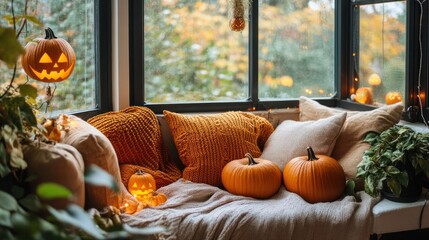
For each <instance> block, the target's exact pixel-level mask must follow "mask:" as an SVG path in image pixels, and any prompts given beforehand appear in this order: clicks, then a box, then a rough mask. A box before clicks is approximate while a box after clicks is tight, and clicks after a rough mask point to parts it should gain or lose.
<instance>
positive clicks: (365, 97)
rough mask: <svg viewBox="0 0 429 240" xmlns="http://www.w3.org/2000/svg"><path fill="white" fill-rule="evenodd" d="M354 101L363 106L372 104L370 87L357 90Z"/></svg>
mask: <svg viewBox="0 0 429 240" xmlns="http://www.w3.org/2000/svg"><path fill="white" fill-rule="evenodd" d="M354 100H355V101H356V102H358V103H362V104H372V90H371V88H369V87H361V88H358V89H357V90H356V93H355V96H354Z"/></svg>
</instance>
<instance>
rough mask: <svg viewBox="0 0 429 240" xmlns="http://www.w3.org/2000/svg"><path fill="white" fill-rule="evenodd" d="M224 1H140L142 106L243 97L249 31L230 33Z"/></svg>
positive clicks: (245, 86)
mask: <svg viewBox="0 0 429 240" xmlns="http://www.w3.org/2000/svg"><path fill="white" fill-rule="evenodd" d="M227 2H228V1H217V0H200V1H199V0H161V1H144V80H145V89H144V96H145V102H147V103H171V102H195V101H219V100H222V101H226V100H239V99H246V98H247V95H248V91H247V89H248V85H249V81H248V74H247V73H248V42H249V41H248V39H249V36H248V31H243V32H241V33H237V32H232V31H231V30H230V27H229V24H228V12H227V11H228V9H227Z"/></svg>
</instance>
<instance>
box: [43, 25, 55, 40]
mask: <svg viewBox="0 0 429 240" xmlns="http://www.w3.org/2000/svg"><path fill="white" fill-rule="evenodd" d="M45 34H46V36H45V39H54V38H57V37H56V36H55V34H54V31H52V29H51V28H46V29H45Z"/></svg>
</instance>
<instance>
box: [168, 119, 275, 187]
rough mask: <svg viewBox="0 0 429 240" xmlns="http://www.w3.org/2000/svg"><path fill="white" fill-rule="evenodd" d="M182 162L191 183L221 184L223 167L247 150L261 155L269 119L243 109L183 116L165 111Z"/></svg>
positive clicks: (186, 177)
mask: <svg viewBox="0 0 429 240" xmlns="http://www.w3.org/2000/svg"><path fill="white" fill-rule="evenodd" d="M164 116H165V118H166V120H167V122H168V125H169V126H170V129H171V133H172V136H173V139H174V142H175V144H176V147H177V150H178V152H179V156H180V160H181V161H182V162H183V165H184V166H185V169H184V170H183V178H185V179H188V180H191V181H193V182H200V183H207V184H210V185H213V186H220V185H221V173H222V169H223V167H224V166H225V165H226V164H227V163H228V162H229V161H231V160H234V159H240V158H243V157H244V155H245V154H246V153H251V154H252V155H253V156H254V157H259V156H260V155H261V149H262V148H263V146H264V144H265V141H266V140H267V139H268V137H269V136H270V134H271V133H272V132H273V130H274V129H273V126H272V125H271V124H270V122H268V120H266V119H264V118H262V117H259V116H256V115H253V114H251V113H244V112H226V113H220V114H208V115H182V114H178V113H173V112H169V111H164Z"/></svg>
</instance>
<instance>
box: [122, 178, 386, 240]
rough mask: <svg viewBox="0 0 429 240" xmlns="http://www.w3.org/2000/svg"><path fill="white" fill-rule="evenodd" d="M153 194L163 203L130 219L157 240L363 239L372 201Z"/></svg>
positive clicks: (199, 187)
mask: <svg viewBox="0 0 429 240" xmlns="http://www.w3.org/2000/svg"><path fill="white" fill-rule="evenodd" d="M158 192H161V193H164V194H166V195H167V197H168V200H167V202H165V203H164V204H162V205H159V206H157V207H154V208H144V209H143V210H141V211H139V212H137V213H135V214H134V215H128V214H123V215H122V216H121V217H122V219H123V221H124V222H125V223H127V224H128V225H130V226H133V227H138V228H141V227H145V226H160V225H161V226H165V227H166V228H167V231H166V232H164V233H161V234H160V235H159V236H157V238H159V239H167V240H170V239H171V240H173V239H189V240H192V239H206V240H211V239H216V240H218V239H219V240H222V239H266V240H271V239H272V240H277V239H285V240H288V239H300V240H314V239H318V240H325V239H326V240H328V239H329V240H332V239H348V240H362V239H369V236H370V234H371V230H372V223H373V217H372V214H371V208H372V207H373V206H374V205H375V203H376V202H377V200H378V199H376V198H372V197H370V196H369V195H368V194H366V193H364V192H358V193H356V195H357V198H359V200H358V199H355V197H353V196H346V197H343V198H341V199H339V200H337V201H334V202H327V203H316V204H310V203H307V202H306V201H304V200H303V199H302V198H301V197H299V195H297V194H294V193H291V192H288V191H286V190H285V188H283V187H282V188H280V190H279V192H278V193H277V194H276V195H274V196H273V197H271V198H270V199H265V200H258V199H254V198H250V197H243V196H238V195H233V194H230V193H228V192H227V191H224V190H221V189H219V188H217V187H214V186H210V185H207V184H202V183H193V182H190V181H185V180H179V181H176V182H175V183H173V184H170V185H168V186H166V187H164V188H161V189H159V190H158Z"/></svg>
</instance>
